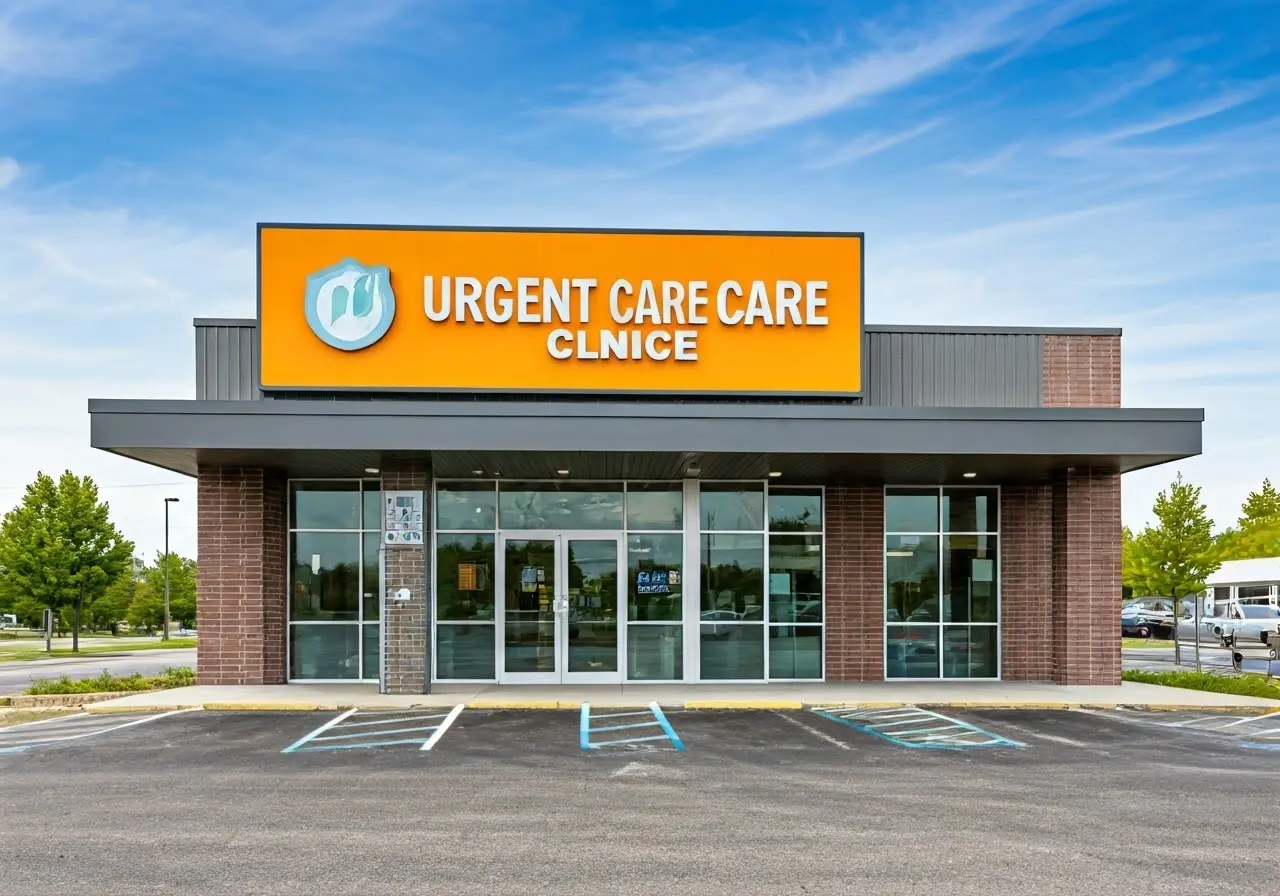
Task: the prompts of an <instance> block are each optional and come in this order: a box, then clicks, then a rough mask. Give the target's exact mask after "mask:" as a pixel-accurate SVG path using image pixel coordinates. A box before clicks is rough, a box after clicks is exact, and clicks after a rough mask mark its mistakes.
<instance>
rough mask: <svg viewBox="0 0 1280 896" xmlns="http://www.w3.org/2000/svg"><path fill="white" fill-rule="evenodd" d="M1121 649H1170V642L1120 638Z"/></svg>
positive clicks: (1154, 639) (1152, 639)
mask: <svg viewBox="0 0 1280 896" xmlns="http://www.w3.org/2000/svg"><path fill="white" fill-rule="evenodd" d="M1120 646H1121V647H1172V646H1173V642H1172V641H1161V640H1159V639H1158V638H1121V639H1120Z"/></svg>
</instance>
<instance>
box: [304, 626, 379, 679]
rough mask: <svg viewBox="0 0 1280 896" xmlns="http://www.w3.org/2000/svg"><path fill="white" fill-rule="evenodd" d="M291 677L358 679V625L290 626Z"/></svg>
mask: <svg viewBox="0 0 1280 896" xmlns="http://www.w3.org/2000/svg"><path fill="white" fill-rule="evenodd" d="M289 658H290V666H291V668H290V669H289V677H290V678H299V679H305V678H311V679H317V678H318V679H326V678H330V679H336V680H347V679H358V678H359V677H360V674H361V672H360V626H359V625H356V624H354V623H353V624H351V625H306V624H302V625H291V626H289Z"/></svg>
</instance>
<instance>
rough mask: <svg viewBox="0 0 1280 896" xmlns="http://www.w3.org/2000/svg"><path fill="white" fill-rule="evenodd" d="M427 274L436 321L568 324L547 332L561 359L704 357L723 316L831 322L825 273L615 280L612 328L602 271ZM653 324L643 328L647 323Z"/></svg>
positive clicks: (726, 320)
mask: <svg viewBox="0 0 1280 896" xmlns="http://www.w3.org/2000/svg"><path fill="white" fill-rule="evenodd" d="M435 281H436V278H435V277H431V276H428V277H424V278H423V306H424V309H425V311H426V315H427V319H428V320H431V321H434V322H436V323H444V322H445V321H449V320H453V321H456V322H457V323H468V322H474V323H481V324H482V323H492V324H504V323H508V322H510V321H513V320H514V321H515V322H516V323H518V324H543V325H545V324H556V323H559V324H568V325H570V326H571V327H573V328H572V329H570V328H565V327H557V328H556V329H554V330H552V331H551V332H550V333H549V334H548V335H547V353H548V354H549V355H551V357H553V358H556V359H558V360H565V361H567V360H569V359H573V358H576V359H583V360H605V359H610V358H617V359H619V360H640V359H643V358H648V359H651V360H654V361H665V360H668V359H670V360H675V361H696V360H698V330H696V329H684V328H686V327H703V326H706V325H707V324H709V323H710V322H711V314H712V313H713V312H712V306H713V305H714V315H715V319H716V320H718V321H719V322H720V323H721V324H723V325H724V326H727V327H751V326H755V325H756V324H762V325H764V326H769V327H825V326H827V315H826V306H827V281H825V280H805V281H799V280H773V281H765V280H751V281H747V282H745V283H741V282H739V281H737V280H723V281H720V282H719V283H717V284H716V285H715V287H714V288H712V285H711V284H710V283H709V282H708V281H706V280H687V281H686V280H659V281H656V282H655V281H653V280H641V281H640V282H639V283H636V284H633V283H631V282H630V281H628V280H623V279H618V280H614V281H613V283H612V284H610V286H609V288H608V303H609V316H610V318H611V319H612V322H613V324H614V326H613V327H612V328H598V329H594V330H592V329H588V328H587V325H588V324H590V323H591V320H592V310H593V306H595V305H596V304H598V303H599V298H600V295H601V292H602V291H601V289H600V285H599V282H598V281H597V280H596V279H595V278H593V277H592V278H585V277H575V278H569V277H566V278H562V279H560V280H558V281H557V280H553V279H551V278H549V277H545V278H538V277H516V278H515V282H514V283H512V281H511V280H510V279H508V278H506V277H491V278H489V279H488V280H486V281H482V280H480V279H479V278H477V277H441V278H440V283H439V287H440V288H439V290H437V289H436V282H435ZM646 324H647V325H650V326H649V327H648V328H642V325H646Z"/></svg>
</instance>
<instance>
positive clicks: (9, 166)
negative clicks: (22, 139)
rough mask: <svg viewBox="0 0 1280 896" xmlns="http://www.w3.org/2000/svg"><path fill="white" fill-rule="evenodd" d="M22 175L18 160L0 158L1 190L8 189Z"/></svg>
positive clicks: (5, 157) (6, 157) (7, 157)
mask: <svg viewBox="0 0 1280 896" xmlns="http://www.w3.org/2000/svg"><path fill="white" fill-rule="evenodd" d="M21 173H22V168H21V166H19V165H18V160H17V159H14V158H11V157H9V156H0V190H4V189H7V188H8V187H9V185H10V184H12V183H13V182H14V181H15V180H17V179H18V175H19V174H21Z"/></svg>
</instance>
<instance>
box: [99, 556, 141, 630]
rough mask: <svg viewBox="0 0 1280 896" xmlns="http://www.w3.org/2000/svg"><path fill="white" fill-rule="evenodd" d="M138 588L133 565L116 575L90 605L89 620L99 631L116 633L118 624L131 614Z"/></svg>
mask: <svg viewBox="0 0 1280 896" xmlns="http://www.w3.org/2000/svg"><path fill="white" fill-rule="evenodd" d="M137 590H138V579H137V577H136V576H135V575H134V574H133V569H132V565H131V566H130V568H129V569H126V570H125V571H124V572H123V573H121V574H120V575H118V576H116V577H115V580H114V581H112V583H111V584H110V585H108V586H107V590H106V591H104V592H103V593H102V596H101V597H98V598H96V599H95V600H94V602H93V603H91V604H90V605H89V622H90V624H91V625H92V626H93V627H94V628H95V629H97V630H99V631H110V632H111V634H113V635H114V634H115V633H116V626H117V625H118V624H119V623H121V622H123V621H124V620H125V618H126V617H127V616H128V614H129V605H130V604H132V603H133V596H134V593H135V592H136V591H137Z"/></svg>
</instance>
